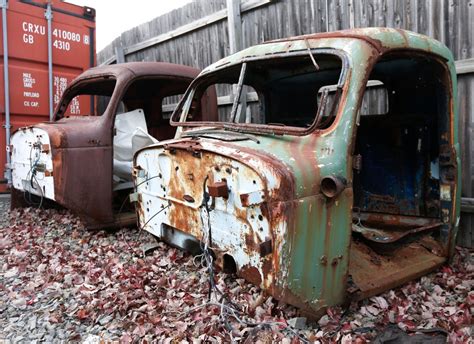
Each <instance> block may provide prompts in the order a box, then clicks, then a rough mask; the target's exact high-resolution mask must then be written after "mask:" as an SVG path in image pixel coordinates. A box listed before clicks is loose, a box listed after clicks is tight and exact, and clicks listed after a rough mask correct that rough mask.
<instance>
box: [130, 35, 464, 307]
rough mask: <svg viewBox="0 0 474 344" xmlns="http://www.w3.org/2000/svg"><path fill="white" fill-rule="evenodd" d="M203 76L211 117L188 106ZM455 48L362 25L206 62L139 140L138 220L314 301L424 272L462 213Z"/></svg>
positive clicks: (368, 290) (447, 246)
mask: <svg viewBox="0 0 474 344" xmlns="http://www.w3.org/2000/svg"><path fill="white" fill-rule="evenodd" d="M209 89H217V93H218V95H220V96H223V98H221V99H226V98H225V95H226V94H229V93H232V94H233V95H232V96H230V97H228V98H229V103H228V106H221V107H220V108H219V120H218V121H207V122H206V121H202V120H200V119H199V118H197V117H198V116H196V115H195V110H194V109H195V108H196V106H197V104H199V102H200V100H201V96H202V95H203V94H205V93H206V91H207V90H209ZM457 120H458V119H457V109H456V74H455V70H454V64H453V58H452V55H451V53H450V51H449V50H448V49H447V48H446V47H445V46H443V45H442V44H441V43H439V42H437V41H435V40H433V39H430V38H428V37H425V36H422V35H419V34H415V33H412V32H407V31H402V30H394V29H385V28H368V29H358V30H350V31H340V32H334V33H322V34H314V35H307V36H300V37H293V38H289V39H282V40H278V41H272V42H268V43H263V44H260V45H258V46H254V47H251V48H248V49H245V50H243V51H241V52H239V53H236V54H234V55H231V56H229V57H227V58H225V59H223V60H221V61H219V62H217V63H215V64H213V65H211V66H210V67H208V68H207V69H205V70H204V71H203V72H202V73H201V74H200V76H199V77H198V78H197V79H196V80H195V81H194V82H193V83H192V84H191V86H190V88H189V89H188V91H187V93H186V94H185V96H184V97H183V99H182V101H181V103H180V104H179V105H178V107H177V109H176V110H175V112H174V114H173V116H172V118H171V123H172V124H173V125H175V126H178V131H177V137H176V139H175V140H169V141H165V142H162V143H160V144H157V145H153V146H150V147H146V148H143V149H141V150H139V151H138V152H137V153H136V154H135V157H134V178H135V183H136V185H138V187H137V191H138V195H137V197H136V199H137V200H138V203H137V212H138V217H139V223H140V225H141V226H142V227H144V228H145V229H146V230H148V231H149V232H151V233H153V234H155V235H156V236H158V237H160V238H161V239H163V240H165V241H167V242H169V243H171V244H173V245H177V246H180V247H184V248H187V247H190V246H192V245H191V243H193V242H194V243H195V242H200V241H202V240H208V241H209V243H208V244H209V247H212V248H213V252H214V254H215V256H216V261H217V263H218V264H219V265H221V266H222V267H223V268H227V269H234V270H235V272H236V273H237V274H238V275H240V276H242V277H244V278H245V279H247V280H248V281H250V282H252V283H255V284H256V285H258V286H260V287H261V288H263V289H264V290H266V291H267V292H269V293H270V294H271V295H273V296H274V297H275V298H277V299H280V300H284V301H286V302H288V303H290V304H293V305H295V306H298V307H300V308H301V309H303V310H305V311H308V312H310V313H312V314H315V315H317V314H320V313H321V311H323V310H324V309H325V308H326V307H327V306H331V305H335V304H340V303H343V302H345V301H347V300H349V299H358V298H364V297H368V296H371V295H374V294H377V293H379V292H381V291H383V290H386V289H389V288H392V287H394V286H396V285H400V284H402V283H404V282H406V281H408V280H410V279H413V278H416V277H419V276H421V275H423V274H425V273H427V272H428V271H431V270H433V269H435V268H437V267H439V266H440V265H441V264H443V263H444V262H446V261H447V260H448V259H449V257H450V256H451V255H452V253H453V245H454V241H455V238H456V231H457V226H458V222H459V197H460V190H459V182H460V175H459V171H460V169H459V163H460V162H459V143H458V129H457Z"/></svg>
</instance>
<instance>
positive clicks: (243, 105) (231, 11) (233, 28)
mask: <svg viewBox="0 0 474 344" xmlns="http://www.w3.org/2000/svg"><path fill="white" fill-rule="evenodd" d="M227 23H228V30H229V48H230V53H231V54H233V53H236V52H238V51H240V50H242V48H243V39H242V38H243V36H242V17H241V9H240V0H227ZM236 91H237V87H235V86H234V88H233V94H234V96H235V95H236V94H237V93H236ZM246 113H247V90H246V88H245V87H243V88H242V92H241V96H240V106H239V107H238V109H237V112H236V116H235V119H236V121H237V122H240V118H241V116H242V114H246ZM250 121H251V120H250V118H247V116H246V118H245V122H247V123H249V122H250Z"/></svg>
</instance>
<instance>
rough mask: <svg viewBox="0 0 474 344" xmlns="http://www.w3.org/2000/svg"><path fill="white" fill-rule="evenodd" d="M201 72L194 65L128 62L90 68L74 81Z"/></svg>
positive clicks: (175, 75) (192, 74)
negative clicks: (102, 77) (103, 77)
mask: <svg viewBox="0 0 474 344" xmlns="http://www.w3.org/2000/svg"><path fill="white" fill-rule="evenodd" d="M199 72H200V70H199V69H196V68H193V67H189V66H184V65H179V64H174V63H167V62H126V63H119V64H113V65H105V66H97V67H93V68H90V69H88V70H86V71H85V72H83V73H82V74H80V75H79V76H78V77H77V78H76V79H74V81H73V83H77V82H79V81H82V80H85V79H91V78H96V77H101V76H106V75H108V76H113V77H115V78H116V79H118V78H120V77H128V78H136V77H146V76H155V77H160V76H162V77H169V78H173V77H179V78H189V79H194V78H195V77H196V76H197V75H198V74H199Z"/></svg>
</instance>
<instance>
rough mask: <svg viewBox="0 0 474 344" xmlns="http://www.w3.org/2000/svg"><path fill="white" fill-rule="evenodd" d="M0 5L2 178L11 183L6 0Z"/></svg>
mask: <svg viewBox="0 0 474 344" xmlns="http://www.w3.org/2000/svg"><path fill="white" fill-rule="evenodd" d="M1 6H2V27H3V83H4V87H3V88H4V91H5V124H4V127H5V138H6V140H5V149H6V155H7V164H6V165H5V171H4V178H5V179H7V181H8V185H11V182H12V178H11V157H10V128H11V125H10V81H9V74H8V31H7V7H8V0H2V1H1Z"/></svg>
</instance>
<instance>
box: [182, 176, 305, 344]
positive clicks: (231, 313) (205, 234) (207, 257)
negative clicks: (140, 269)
mask: <svg viewBox="0 0 474 344" xmlns="http://www.w3.org/2000/svg"><path fill="white" fill-rule="evenodd" d="M208 178H209V177H208V176H206V178H205V179H204V182H203V200H202V204H201V206H200V209H201V210H202V211H201V212H200V218H201V223H202V227H201V229H202V240H201V241H200V243H201V249H202V252H203V253H202V254H201V255H199V256H196V257H194V258H193V263H194V264H195V263H196V258H197V257H199V258H198V259H201V266H202V267H204V268H206V269H207V272H208V274H209V291H208V301H207V302H206V303H205V304H203V305H200V306H197V308H196V307H195V308H194V309H192V310H190V311H188V312H191V311H193V310H195V309H198V308H202V307H206V306H210V305H213V306H218V307H219V308H220V312H219V320H220V322H221V323H222V326H223V327H224V329H225V330H226V332H227V333H228V335H229V336H230V337H231V339H232V330H233V327H232V325H231V323H230V321H229V318H234V319H235V320H236V321H237V322H238V323H239V324H241V325H243V326H247V327H253V328H254V330H257V329H259V328H265V327H270V328H271V326H275V325H278V326H282V325H284V326H286V327H285V328H283V329H282V331H283V332H285V331H288V332H291V333H292V334H293V335H295V336H297V337H298V338H299V339H300V340H301V341H302V342H304V343H309V341H308V340H307V339H306V338H304V337H302V336H301V335H299V334H298V332H296V331H295V330H294V329H292V328H291V327H290V326H289V325H285V324H282V323H279V322H248V321H245V320H243V319H242V317H241V316H240V314H242V311H241V310H240V309H239V308H241V307H238V306H237V305H236V304H234V303H233V302H232V300H231V299H230V298H229V296H228V295H227V294H225V293H223V292H222V291H221V290H220V289H219V288H218V287H217V285H216V284H215V280H214V276H215V273H214V267H213V261H214V258H213V256H212V253H211V251H210V249H209V248H210V247H211V246H212V227H211V219H210V209H209V200H210V196H209V194H208V193H207V192H206V185H207V180H208ZM203 213H205V214H206V217H207V219H204V217H203ZM213 294H214V296H215V298H216V300H217V301H218V302H217V303H216V302H213V301H211V296H212V295H213Z"/></svg>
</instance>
